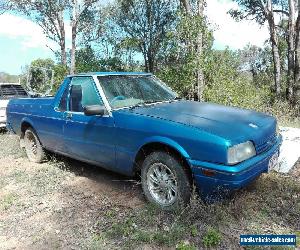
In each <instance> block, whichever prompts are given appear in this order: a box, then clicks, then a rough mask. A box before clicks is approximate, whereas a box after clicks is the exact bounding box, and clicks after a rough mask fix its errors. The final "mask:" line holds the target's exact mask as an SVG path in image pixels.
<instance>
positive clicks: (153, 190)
mask: <svg viewBox="0 0 300 250" xmlns="http://www.w3.org/2000/svg"><path fill="white" fill-rule="evenodd" d="M147 184H148V190H149V191H150V194H151V196H152V197H153V199H154V200H155V201H156V202H157V203H159V204H161V205H171V204H173V203H174V202H175V201H176V198H177V193H178V186H177V180H176V177H175V174H174V173H173V172H172V170H171V169H170V168H169V167H168V166H166V165H165V164H163V163H154V164H152V166H150V168H149V170H148V172H147Z"/></svg>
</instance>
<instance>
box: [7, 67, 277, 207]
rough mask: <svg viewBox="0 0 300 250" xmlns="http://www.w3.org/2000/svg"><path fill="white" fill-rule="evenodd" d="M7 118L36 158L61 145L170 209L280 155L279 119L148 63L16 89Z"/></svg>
mask: <svg viewBox="0 0 300 250" xmlns="http://www.w3.org/2000/svg"><path fill="white" fill-rule="evenodd" d="M7 127H8V128H9V129H10V130H11V131H12V132H14V133H16V134H18V135H19V136H20V139H21V143H20V145H22V146H23V147H24V148H25V151H26V153H27V156H28V158H29V160H31V161H33V162H38V163H41V162H43V161H44V160H45V159H46V152H48V151H50V152H54V153H57V154H61V155H65V156H67V157H71V158H74V159H77V160H80V161H83V162H87V163H91V164H94V165H97V166H101V167H103V168H106V169H109V170H111V171H115V172H118V173H121V174H123V175H127V176H139V177H140V178H141V183H142V189H143V192H144V194H145V197H146V198H147V199H148V200H149V201H150V202H152V203H154V204H156V205H158V206H160V207H161V208H163V209H174V208H176V207H178V206H179V205H180V204H186V203H187V202H189V200H190V197H191V190H192V189H193V187H194V186H196V187H197V190H198V192H199V194H200V195H201V196H202V197H203V198H204V199H209V197H213V196H214V195H216V194H217V193H218V194H219V193H220V192H221V193H222V192H224V193H225V191H226V192H228V193H232V192H233V191H235V190H237V189H240V188H242V187H245V186H246V185H248V184H249V183H251V182H252V181H254V180H255V179H256V178H257V177H259V176H260V175H261V174H262V173H266V172H268V171H271V170H272V169H273V168H274V166H275V165H276V164H277V158H278V154H279V147H280V145H281V141H282V139H281V136H280V135H279V133H278V130H277V122H276V119H275V118H274V117H272V116H269V115H267V114H264V113H259V112H255V111H252V110H246V109H240V108H236V107H227V106H222V105H218V104H213V103H206V102H195V101H188V100H183V99H180V98H179V97H178V96H177V94H176V93H174V92H173V91H172V90H171V89H170V88H169V87H168V86H167V85H166V84H165V83H163V82H162V81H160V80H159V79H158V78H156V77H155V76H154V75H152V74H147V73H118V72H115V73H111V72H110V73H106V72H98V73H86V74H77V75H72V76H68V77H66V78H65V80H64V81H63V83H62V85H61V86H60V88H59V89H58V91H57V94H56V95H55V96H54V97H47V98H46V97H45V98H33V99H29V98H23V99H14V100H11V101H10V102H9V103H8V107H7Z"/></svg>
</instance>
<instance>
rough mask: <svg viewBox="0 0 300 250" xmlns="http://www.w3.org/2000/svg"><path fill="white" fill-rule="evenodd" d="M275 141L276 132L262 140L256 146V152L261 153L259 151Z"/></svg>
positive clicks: (268, 147) (269, 146) (262, 150)
mask: <svg viewBox="0 0 300 250" xmlns="http://www.w3.org/2000/svg"><path fill="white" fill-rule="evenodd" d="M275 143H276V134H273V135H271V136H270V137H268V138H267V139H266V140H265V141H264V142H262V143H260V144H258V145H257V146H256V153H257V154H261V153H263V152H265V151H267V150H268V149H270V148H271V147H272V146H273V145H274V144H275Z"/></svg>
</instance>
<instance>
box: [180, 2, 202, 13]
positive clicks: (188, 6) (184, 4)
mask: <svg viewBox="0 0 300 250" xmlns="http://www.w3.org/2000/svg"><path fill="white" fill-rule="evenodd" d="M199 1H201V0H199ZM180 3H181V5H182V7H183V8H184V10H185V12H186V14H191V4H190V2H189V0H180Z"/></svg>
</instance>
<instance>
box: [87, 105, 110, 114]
mask: <svg viewBox="0 0 300 250" xmlns="http://www.w3.org/2000/svg"><path fill="white" fill-rule="evenodd" d="M105 110H106V109H105V107H104V106H102V105H89V106H85V107H83V112H84V114H85V115H87V116H92V115H101V116H103V115H104V114H105Z"/></svg>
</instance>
